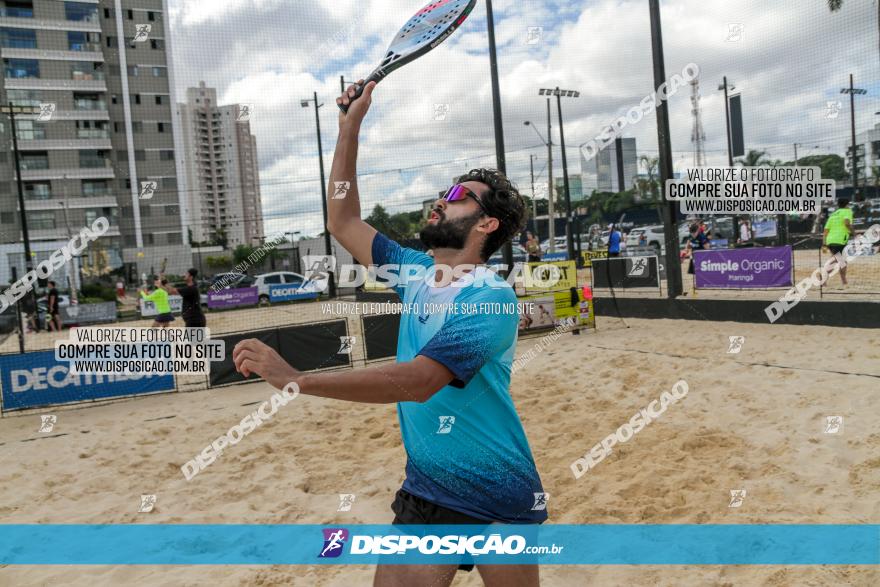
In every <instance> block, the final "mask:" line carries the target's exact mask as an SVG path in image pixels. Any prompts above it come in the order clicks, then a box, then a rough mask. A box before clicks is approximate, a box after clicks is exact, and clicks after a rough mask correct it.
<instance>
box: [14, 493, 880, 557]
mask: <svg viewBox="0 0 880 587" xmlns="http://www.w3.org/2000/svg"><path fill="white" fill-rule="evenodd" d="M158 497H159V499H160V500H161V499H162V496H161V495H160V496H158ZM133 507H134V508H135V509H136V508H137V502H135V505H134V506H133ZM2 530H3V531H2V532H0V564H4V565H203V564H204V565H314V564H324V565H375V564H408V565H412V564H422V565H424V564H471V563H477V564H489V565H493V564H541V565H552V564H570V565H877V564H880V526H878V525H876V524H595V525H587V524H583V525H573V524H544V525H541V526H539V525H528V526H527V525H521V524H520V525H515V524H495V525H491V526H482V525H476V526H474V525H458V526H453V525H408V526H405V527H401V526H392V525H360V524H347V525H305V524H303V525H293V524H287V525H282V524H265V525H246V524H7V525H4V526H2ZM218 536H222V537H223V539H222V540H218V539H217V537H218ZM145 545H148V546H149V547H148V548H147V547H145ZM181 545H198V548H181Z"/></svg>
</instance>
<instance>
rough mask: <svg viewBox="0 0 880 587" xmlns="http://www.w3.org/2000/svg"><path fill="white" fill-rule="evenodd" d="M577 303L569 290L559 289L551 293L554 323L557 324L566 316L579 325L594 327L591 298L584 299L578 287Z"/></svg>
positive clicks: (594, 316) (594, 317) (594, 318)
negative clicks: (554, 315) (554, 312)
mask: <svg viewBox="0 0 880 587" xmlns="http://www.w3.org/2000/svg"><path fill="white" fill-rule="evenodd" d="M576 293H577V303H574V301H575V300H574V298H573V297H572V293H571V292H570V291H560V292H557V293H555V294H553V298H554V300H553V301H554V308H555V310H556V324H557V325H559V324H560V323H561V322H562V321H563V320H565V319H566V318H574V319H575V320H577V324H578V325H579V326H584V327H586V328H595V327H596V314H595V313H594V312H593V300H585V299H584V292H583V291H582V290H581V289H580V288H578V289H577V290H576Z"/></svg>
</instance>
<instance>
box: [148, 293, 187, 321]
mask: <svg viewBox="0 0 880 587" xmlns="http://www.w3.org/2000/svg"><path fill="white" fill-rule="evenodd" d="M168 305H169V306H171V313H172V314H180V311H181V310H182V309H183V298H182V297H180V296H168ZM140 310H141V318H148V317H150V316H158V315H159V312H157V311H156V304H154V303H153V302H152V301H150V300H145V299H143V298H141V299H140Z"/></svg>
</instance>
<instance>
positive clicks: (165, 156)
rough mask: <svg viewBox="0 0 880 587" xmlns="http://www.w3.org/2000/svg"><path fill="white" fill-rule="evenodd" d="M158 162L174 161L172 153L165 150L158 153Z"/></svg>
mask: <svg viewBox="0 0 880 587" xmlns="http://www.w3.org/2000/svg"><path fill="white" fill-rule="evenodd" d="M159 161H174V151H173V150H165V149H163V150H161V151H159Z"/></svg>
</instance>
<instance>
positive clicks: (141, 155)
mask: <svg viewBox="0 0 880 587" xmlns="http://www.w3.org/2000/svg"><path fill="white" fill-rule="evenodd" d="M134 160H135V161H146V160H147V152H146V151H144V150H143V149H137V150H136V151H135V152H134Z"/></svg>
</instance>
